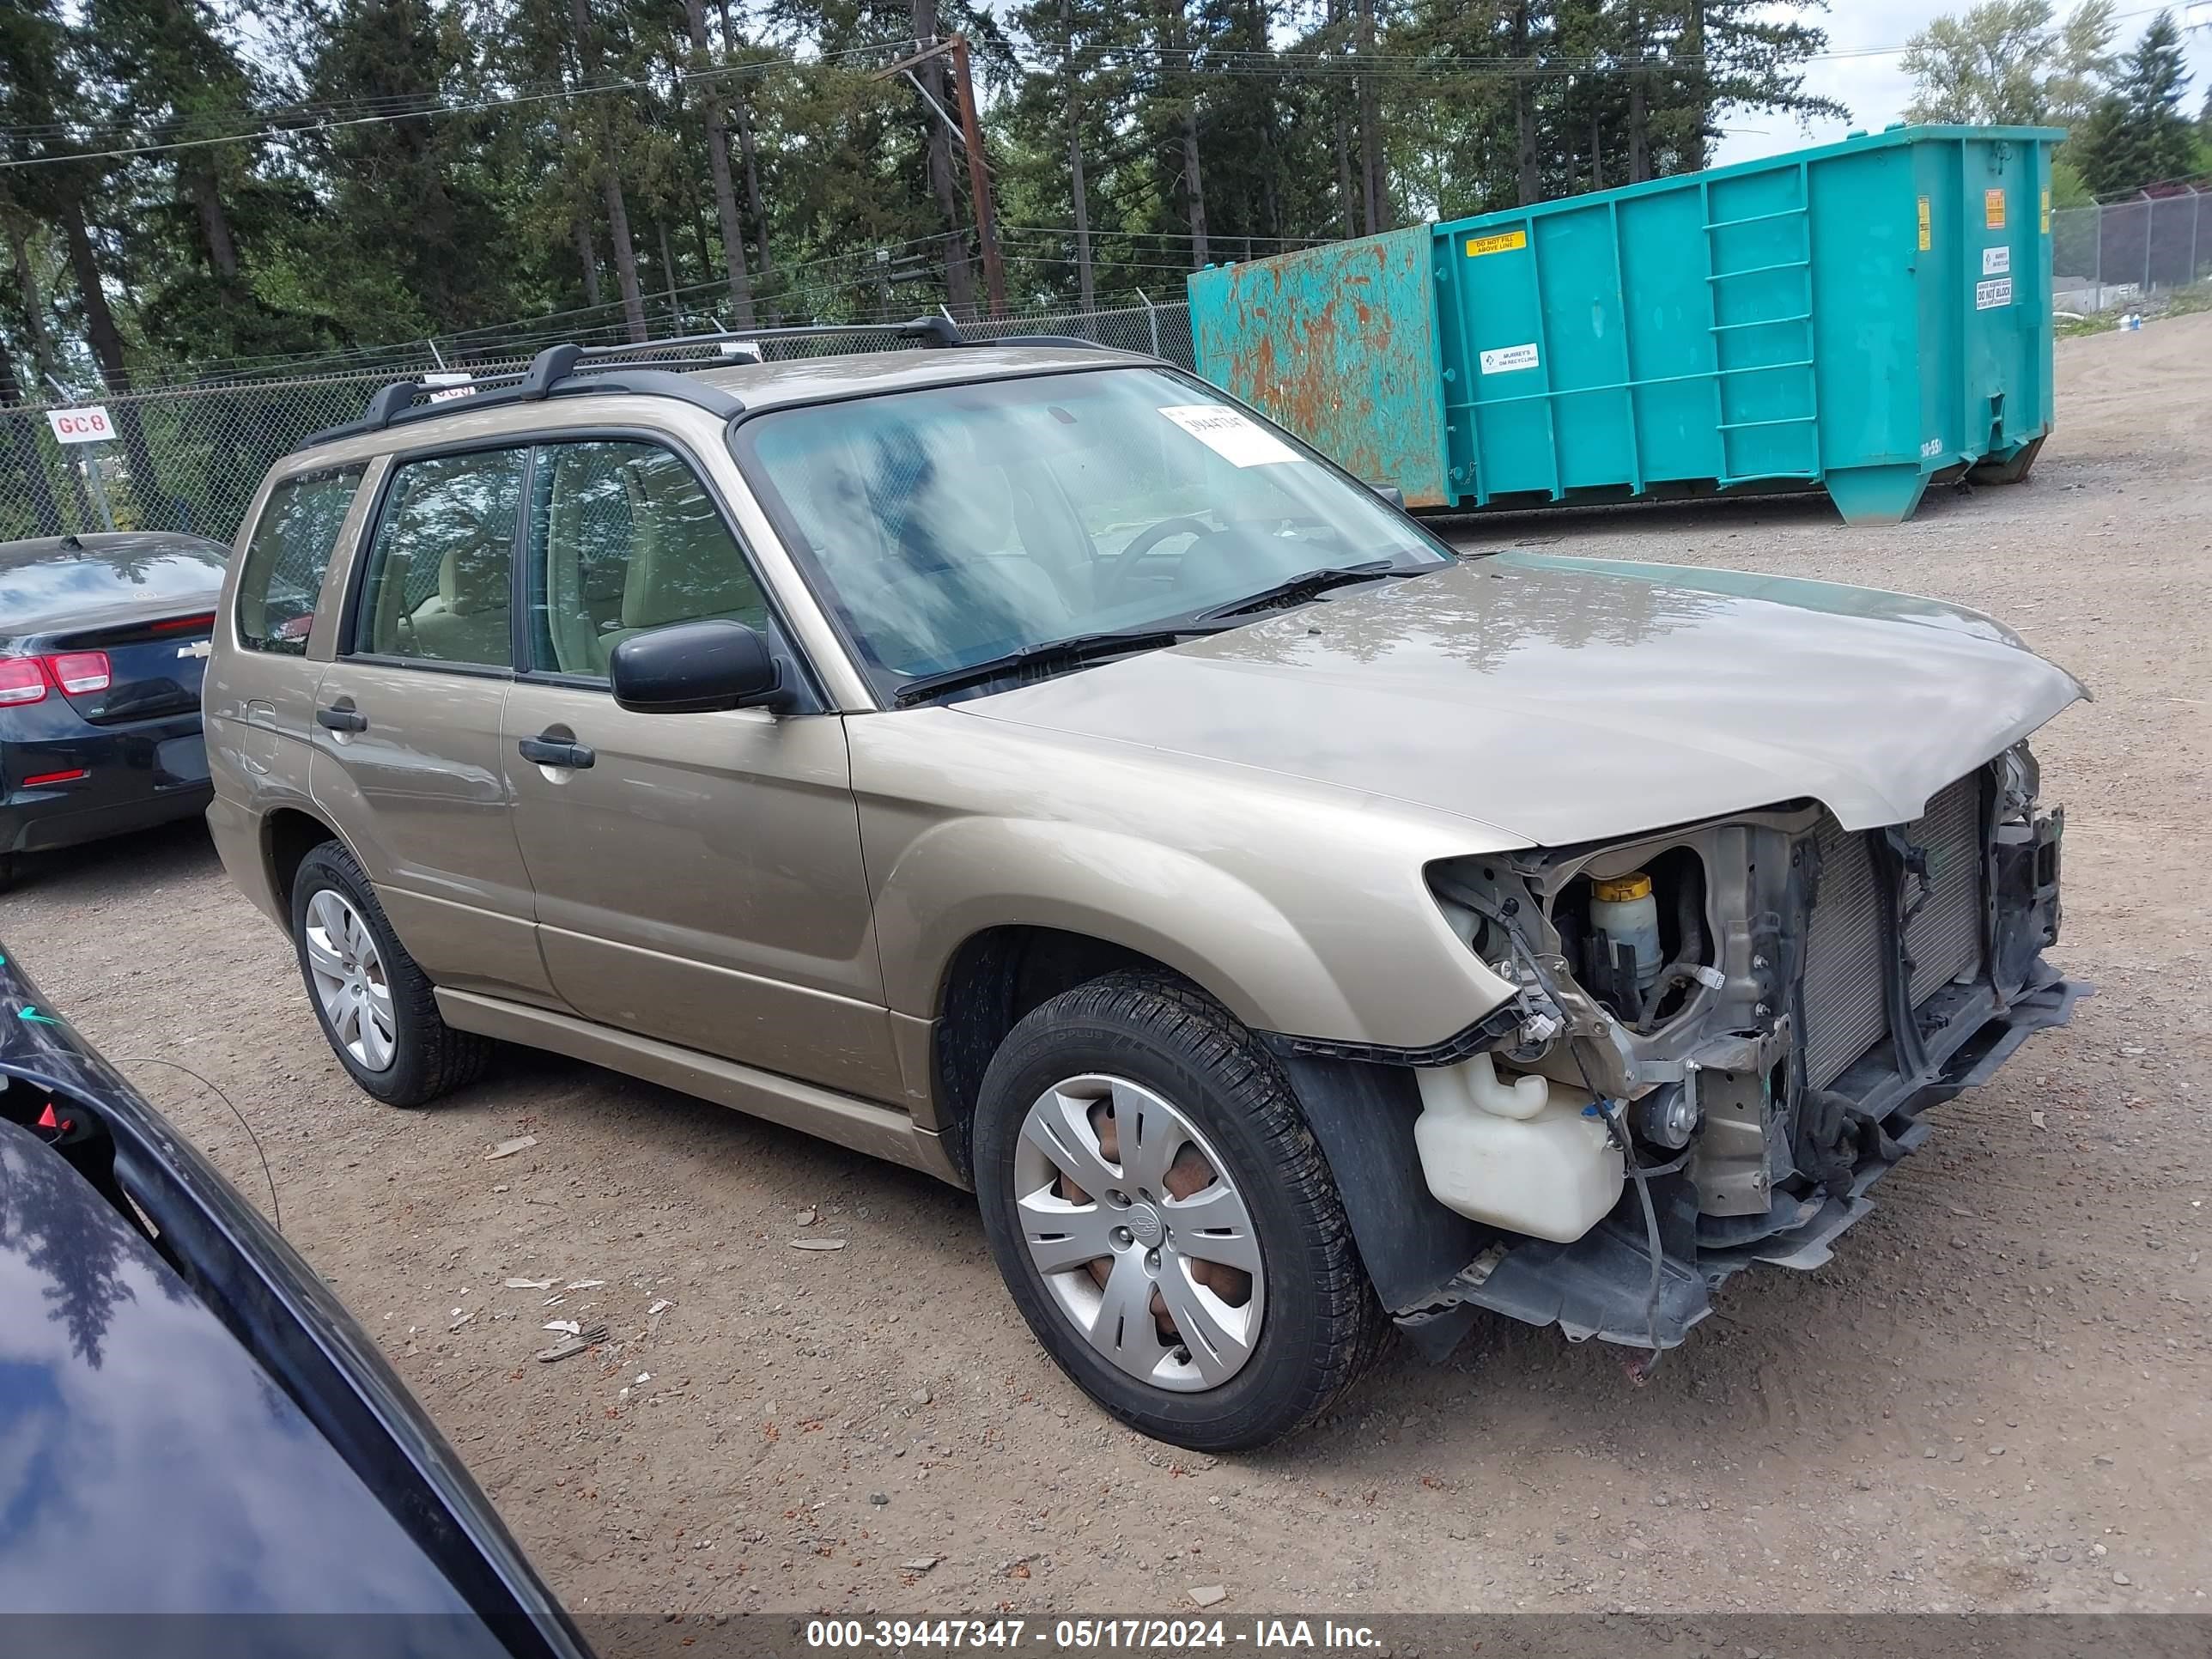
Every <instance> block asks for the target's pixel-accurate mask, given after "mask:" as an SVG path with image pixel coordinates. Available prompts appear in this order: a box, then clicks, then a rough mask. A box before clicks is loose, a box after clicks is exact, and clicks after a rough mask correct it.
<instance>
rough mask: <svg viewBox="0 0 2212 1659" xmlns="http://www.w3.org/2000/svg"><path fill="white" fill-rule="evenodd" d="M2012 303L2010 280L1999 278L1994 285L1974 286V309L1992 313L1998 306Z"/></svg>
mask: <svg viewBox="0 0 2212 1659" xmlns="http://www.w3.org/2000/svg"><path fill="white" fill-rule="evenodd" d="M2011 303H2012V278H2011V277H2009V276H2000V277H1998V278H1997V279H1996V281H1995V282H1994V283H1975V284H1974V309H1975V310H1977V311H1993V310H1995V309H1996V307H1999V306H2008V305H2010V304H2011Z"/></svg>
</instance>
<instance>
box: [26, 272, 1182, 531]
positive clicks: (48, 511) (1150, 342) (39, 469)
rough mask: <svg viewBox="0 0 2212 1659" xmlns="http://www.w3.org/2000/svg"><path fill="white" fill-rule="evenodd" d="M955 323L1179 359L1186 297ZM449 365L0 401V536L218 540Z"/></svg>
mask: <svg viewBox="0 0 2212 1659" xmlns="http://www.w3.org/2000/svg"><path fill="white" fill-rule="evenodd" d="M961 332H962V333H963V335H964V336H966V337H968V338H969V339H971V340H992V339H999V338H1003V337H1006V336H1009V335H1020V334H1064V335H1070V336H1073V337H1077V338H1080V339H1085V340H1093V341H1096V342H1097V343H1098V344H1100V345H1103V346H1111V347H1115V348H1116V349H1121V350H1124V351H1140V352H1146V353H1149V354H1151V355H1152V356H1158V357H1164V358H1166V359H1167V360H1168V361H1169V362H1174V363H1178V364H1180V365H1182V367H1183V368H1191V367H1193V358H1192V353H1191V337H1190V317H1189V308H1188V307H1187V306H1185V305H1183V304H1181V303H1177V304H1175V305H1164V306H1154V305H1149V304H1147V305H1143V306H1133V307H1124V308H1121V309H1119V310H1109V311H1090V312H1065V313H1047V314H1042V315H1030V316H1025V317H1019V318H1010V319H1005V320H1003V321H999V322H975V323H963V324H962V325H961ZM883 343H884V342H883V340H882V337H880V336H877V337H871V336H866V335H859V334H854V335H842V336H841V335H838V334H835V333H828V334H823V335H820V336H815V337H806V338H802V339H795V340H771V341H767V342H764V343H763V355H764V356H767V357H769V359H771V360H777V359H782V358H787V357H794V356H821V355H825V354H828V353H831V352H839V351H852V350H856V349H861V350H865V349H876V348H878V347H879V346H880V345H882V344H883ZM645 349H647V350H649V349H650V343H647V347H646V348H645ZM463 367H464V366H463V365H460V364H458V363H448V362H436V361H434V360H433V359H431V357H430V356H428V353H426V354H425V356H424V359H423V361H422V362H419V363H417V364H416V365H414V366H413V367H412V368H408V367H404V366H403V367H399V368H392V367H386V368H380V369H378V370H377V371H375V372H374V373H373V374H361V373H355V374H329V375H313V376H303V377H301V378H297V379H293V380H258V381H252V382H226V383H223V384H219V385H205V386H172V387H167V388H164V389H162V390H160V391H154V392H127V393H118V394H111V395H108V396H106V397H104V398H101V399H100V403H101V404H102V406H103V407H105V408H106V410H107V415H108V419H109V422H111V424H112V427H113V428H114V436H113V437H112V439H111V440H108V441H102V442H98V443H81V444H63V443H61V442H59V441H57V439H56V438H55V436H54V433H53V430H52V422H50V421H49V420H48V418H47V416H48V412H49V406H48V405H45V404H22V405H18V406H15V407H10V408H6V409H0V541H14V540H17V539H20V538H26V537H33V536H58V535H62V534H64V533H69V532H92V531H98V530H105V529H108V528H110V527H112V528H114V529H118V530H175V531H183V532H187V533H189V534H191V535H195V536H206V537H210V538H213V539H215V540H216V541H220V542H228V541H229V540H230V539H231V538H233V537H234V535H235V534H236V533H237V531H238V526H239V522H240V520H241V519H243V518H244V517H245V515H246V507H247V506H248V505H249V504H250V503H251V502H252V499H253V492H254V490H255V489H257V488H258V486H259V484H260V483H261V478H262V475H263V474H264V473H265V472H266V471H268V470H269V467H270V464H271V463H272V462H274V461H275V460H276V459H277V458H278V457H279V456H281V455H283V454H285V453H289V451H291V450H293V449H295V448H296V447H298V446H299V444H300V442H301V440H302V439H304V438H306V437H307V435H309V434H310V433H313V432H318V431H320V430H321V429H322V428H325V427H331V426H337V425H340V424H342V423H343V422H347V421H351V420H355V419H357V418H358V417H359V416H360V415H361V413H362V410H363V409H364V408H366V407H367V405H368V400H369V398H371V397H372V396H373V395H374V393H375V392H376V391H377V390H378V389H379V388H380V387H381V386H386V385H389V384H390V383H391V382H392V381H393V380H404V379H407V378H409V377H410V376H411V375H431V376H435V375H436V374H440V373H457V372H459V371H460V370H462V368H463ZM523 367H525V363H524V362H523V361H522V360H520V359H493V360H487V361H483V362H471V363H470V364H467V365H465V369H466V371H467V372H468V373H471V374H477V375H495V374H507V373H513V372H514V371H516V370H519V369H520V368H523ZM54 407H60V406H58V405H57V406H54Z"/></svg>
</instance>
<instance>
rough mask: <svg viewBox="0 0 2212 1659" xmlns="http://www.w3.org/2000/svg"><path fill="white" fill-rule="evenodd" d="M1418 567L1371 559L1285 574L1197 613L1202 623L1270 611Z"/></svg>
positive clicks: (1406, 573) (1412, 572)
mask: <svg viewBox="0 0 2212 1659" xmlns="http://www.w3.org/2000/svg"><path fill="white" fill-rule="evenodd" d="M1420 574H1423V573H1422V572H1421V571H1419V570H1401V569H1399V568H1397V567H1396V566H1395V565H1394V564H1392V563H1391V562H1390V561H1389V560H1388V559H1371V560H1370V561H1369V562H1367V563H1365V564H1331V565H1323V566H1322V567H1321V568H1318V569H1316V570H1308V571H1304V572H1301V573H1300V574H1297V575H1295V576H1286V577H1285V578H1284V579H1283V580H1281V581H1279V582H1277V583H1275V584H1274V585H1273V586H1272V587H1263V588H1261V590H1260V591H1259V592H1256V593H1247V594H1246V595H1245V596H1244V597H1243V599H1231V600H1230V601H1229V602H1228V603H1227V604H1226V605H1215V606H1214V607H1213V608H1212V610H1211V611H1200V612H1199V613H1198V620H1199V621H1200V622H1213V621H1217V620H1218V619H1219V618H1221V617H1242V616H1243V615H1245V614H1246V613H1247V612H1249V611H1270V610H1273V608H1274V607H1276V606H1277V605H1289V604H1292V603H1294V602H1297V601H1302V600H1305V599H1314V598H1316V597H1317V596H1319V595H1321V594H1322V593H1326V592H1328V590H1329V589H1330V588H1332V587H1348V586H1351V585H1352V583H1354V582H1371V581H1373V580H1376V578H1377V577H1381V576H1418V575H1420Z"/></svg>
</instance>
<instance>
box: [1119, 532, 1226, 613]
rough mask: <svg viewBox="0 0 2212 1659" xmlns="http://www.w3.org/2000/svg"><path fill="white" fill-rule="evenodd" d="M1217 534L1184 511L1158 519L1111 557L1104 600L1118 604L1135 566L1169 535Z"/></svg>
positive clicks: (1123, 597) (1194, 535)
mask: <svg viewBox="0 0 2212 1659" xmlns="http://www.w3.org/2000/svg"><path fill="white" fill-rule="evenodd" d="M1215 533H1217V532H1215V530H1214V528H1213V526H1212V525H1210V524H1207V523H1206V521H1205V520H1202V519H1195V518H1193V517H1191V516H1190V515H1188V513H1185V514H1182V515H1179V516H1177V517H1176V518H1172V519H1162V520H1160V521H1159V522H1158V524H1156V525H1154V526H1152V528H1151V529H1149V530H1146V531H1145V532H1142V533H1141V534H1139V536H1138V537H1137V538H1136V539H1135V540H1133V541H1132V542H1131V543H1130V544H1128V545H1127V547H1125V548H1123V549H1122V550H1121V552H1120V554H1119V555H1117V556H1115V560H1114V563H1113V567H1112V569H1111V570H1110V572H1109V574H1108V576H1107V579H1106V586H1107V589H1108V592H1107V593H1106V595H1105V599H1106V602H1107V603H1108V604H1109V605H1118V604H1120V603H1121V601H1122V600H1123V599H1127V598H1128V597H1129V585H1130V580H1131V578H1132V576H1133V574H1134V573H1135V571H1136V568H1137V567H1138V566H1139V565H1140V564H1142V563H1143V562H1145V561H1146V559H1149V558H1151V557H1152V556H1153V550H1155V549H1156V548H1158V546H1159V544H1161V543H1162V542H1164V541H1165V540H1167V539H1168V538H1169V537H1170V536H1191V537H1200V536H1211V535H1213V534H1215Z"/></svg>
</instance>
